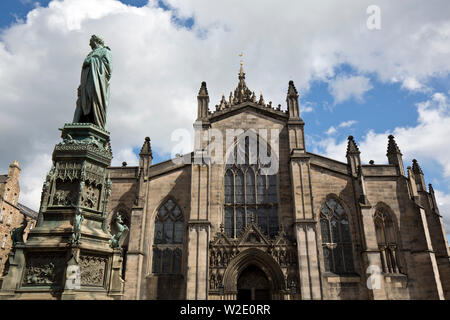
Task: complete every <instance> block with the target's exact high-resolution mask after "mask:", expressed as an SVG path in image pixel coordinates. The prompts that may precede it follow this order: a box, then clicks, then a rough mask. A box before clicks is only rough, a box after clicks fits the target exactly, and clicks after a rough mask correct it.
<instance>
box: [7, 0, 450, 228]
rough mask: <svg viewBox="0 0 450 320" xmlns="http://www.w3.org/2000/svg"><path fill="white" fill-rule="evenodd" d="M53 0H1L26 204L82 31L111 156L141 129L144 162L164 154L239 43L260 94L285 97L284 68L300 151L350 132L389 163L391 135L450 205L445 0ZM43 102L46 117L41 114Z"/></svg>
mask: <svg viewBox="0 0 450 320" xmlns="http://www.w3.org/2000/svg"><path fill="white" fill-rule="evenodd" d="M50 2H51V1H49V0H41V1H32V0H30V1H28V0H17V1H10V0H7V1H1V2H0V29H1V34H0V45H1V46H0V59H1V61H0V70H1V71H4V72H3V74H2V73H0V81H3V82H2V85H3V87H1V88H0V90H1V92H4V93H5V94H4V96H5V97H6V98H3V100H2V99H0V108H1V111H2V114H6V119H7V120H4V121H5V123H4V124H3V123H2V120H1V119H0V128H1V127H2V126H3V127H6V128H7V127H8V126H10V128H13V126H12V124H14V125H15V126H16V127H17V126H20V127H21V128H25V129H24V130H22V131H23V132H21V133H20V134H19V135H18V136H17V135H13V131H14V130H13V129H10V130H7V129H3V130H4V131H2V132H0V146H2V145H6V144H7V143H10V142H11V141H13V140H14V139H16V140H15V142H16V143H14V148H15V149H14V155H10V154H6V152H4V150H2V149H0V165H1V168H7V166H8V164H9V163H10V162H11V161H12V160H13V159H11V157H17V159H18V160H19V162H20V163H21V165H22V167H23V169H24V170H23V172H24V180H26V185H27V186H24V190H23V201H24V202H25V204H27V205H29V206H31V207H36V205H34V204H33V203H34V202H38V199H39V194H40V188H41V185H42V181H43V177H44V176H45V173H46V170H48V167H49V165H48V166H44V165H43V163H50V156H51V150H52V146H53V145H54V144H55V143H56V142H57V141H58V139H59V133H58V131H57V130H56V129H57V127H58V126H59V125H58V124H62V123H64V122H68V121H70V120H71V119H68V118H70V116H68V113H72V112H73V111H72V108H73V103H69V104H68V103H67V101H73V100H74V99H75V93H74V91H75V90H74V89H76V86H77V82H78V81H79V78H78V77H79V64H80V61H81V59H83V56H84V55H85V54H86V53H87V52H88V50H89V48H88V46H87V42H86V39H88V37H89V35H90V34H92V33H94V32H95V33H97V32H98V33H100V34H102V35H103V36H104V38H105V41H106V42H107V44H109V45H110V47H111V48H112V51H113V56H114V58H115V66H116V69H115V74H114V76H113V80H112V81H113V82H112V108H111V114H110V115H109V119H110V120H109V121H110V122H109V124H108V126H109V129H110V131H111V135H112V141H113V152H114V160H113V164H114V165H120V164H121V162H122V161H127V162H128V163H129V164H130V165H135V164H136V163H137V157H136V155H137V153H139V150H140V147H141V145H142V143H143V141H144V137H145V136H150V137H151V139H152V147H153V153H154V163H156V162H160V161H164V160H167V159H169V158H170V156H171V145H172V142H171V141H170V135H171V133H172V131H173V130H174V129H176V128H183V129H186V130H192V122H193V121H194V120H195V115H196V95H197V92H198V88H199V86H200V83H201V81H206V82H207V84H208V91H209V93H210V98H211V102H210V109H211V110H212V109H214V105H215V104H217V103H219V101H220V96H221V95H222V92H224V93H225V94H226V95H228V93H229V91H230V90H234V88H235V87H236V85H237V72H238V69H239V59H240V58H239V57H238V53H239V52H244V57H243V60H244V68H245V71H246V75H247V78H246V80H247V85H248V86H249V87H250V89H252V90H254V91H255V92H256V93H259V92H260V90H261V91H263V93H264V98H265V100H266V101H273V104H274V105H277V104H279V103H280V104H281V105H282V108H283V109H285V108H286V106H285V96H286V91H287V84H288V82H289V80H294V82H295V84H296V86H297V89H298V91H299V94H300V104H301V110H300V112H301V116H302V118H303V120H304V121H305V123H306V126H305V133H306V143H307V149H308V150H309V151H311V152H315V153H319V154H323V155H325V156H329V157H331V158H334V159H337V160H341V161H345V151H346V150H345V149H346V148H345V147H346V138H347V136H349V135H353V136H354V137H355V139H356V141H357V143H358V144H359V145H360V150H361V156H362V159H363V162H365V163H367V162H368V161H369V160H372V159H373V160H375V163H386V162H387V159H386V156H385V154H386V148H387V136H388V135H389V134H394V136H395V137H396V140H397V143H398V145H399V147H400V149H401V151H402V152H403V154H404V161H405V167H406V166H408V165H411V160H412V159H413V158H417V160H418V161H419V163H420V165H421V166H422V169H423V171H424V173H425V177H426V180H427V183H432V184H433V186H434V188H435V190H438V192H439V200H440V202H441V203H442V205H441V208H444V209H445V210H446V211H448V210H450V187H449V182H450V148H448V137H449V135H450V130H449V129H447V128H448V127H450V92H449V91H450V81H449V80H450V79H449V72H450V62H449V61H450V59H448V56H449V53H450V45H449V43H450V41H449V40H450V21H449V18H448V12H450V4H449V3H448V1H446V0H442V1H441V0H436V1H430V2H429V3H426V2H421V1H418V0H411V1H396V2H395V3H392V1H385V0H380V1H378V3H379V6H380V7H381V17H382V20H381V21H382V24H381V29H380V30H368V29H367V27H366V19H367V17H368V16H367V13H366V8H367V6H368V5H370V4H372V3H371V1H366V0H358V1H356V0H346V1H343V2H339V3H338V2H336V1H329V0H323V1H322V2H321V4H318V3H317V2H313V1H302V2H295V3H293V2H292V1H285V2H284V0H282V1H281V4H279V5H277V4H276V3H275V2H271V1H260V2H258V6H255V5H251V4H250V3H240V2H238V1H234V0H233V1H227V2H211V1H199V2H195V1H190V0H186V1H179V0H164V1H153V2H151V3H150V4H149V3H148V2H147V1H144V0H139V1H121V3H120V2H118V1H115V0H104V1H100V0H89V1H74V0H66V1H53V6H52V7H51V8H49V7H48V4H49V3H50ZM38 4H39V6H40V7H41V8H38V9H36V8H37V6H38ZM122 4H125V5H128V7H125V6H123V5H122ZM446 9H448V10H446ZM406 13H407V14H406ZM27 14H30V15H29V16H28V17H27ZM43 52H46V54H45V55H44V54H42V56H41V55H40V54H41V53H43ZM30 53H33V54H32V55H30ZM17 61H19V62H20V63H18V64H17V65H16V62H17ZM2 63H3V64H2ZM2 68H3V69H2ZM25 71H26V74H27V79H26V80H25V81H24V79H23V77H22V75H23V74H24V72H25ZM47 71H48V72H47ZM131 75H132V76H131ZM2 77H5V78H4V79H7V80H4V79H3V78H2ZM21 77H22V78H21ZM61 79H64V81H62V80H61ZM45 81H47V82H46V83H45V85H44V84H43V83H44V82H45ZM50 84H51V85H50ZM53 87H54V88H56V89H57V90H53V92H51V91H52V90H51V89H52V88H53ZM24 88H27V91H26V92H25V91H23V90H25V89H24ZM50 92H51V93H50ZM30 105H32V106H34V107H33V108H31V107H30ZM11 106H12V108H13V110H14V111H13V112H7V113H5V110H6V108H8V110H10V109H11ZM43 110H44V111H45V112H47V114H49V116H47V117H45V118H42V117H41V116H39V114H38V113H37V112H42V111H43ZM64 110H66V111H64ZM37 119H38V120H37ZM36 123H38V125H36ZM36 137H39V139H36ZM0 148H1V147H0ZM2 154H3V155H2ZM30 154H32V155H34V156H33V157H32V156H30ZM42 167H45V168H44V169H41V168H42ZM2 171H4V170H2ZM25 171H27V172H33V173H25ZM24 184H25V183H24ZM441 210H443V209H441ZM449 215H450V212H449V213H446V214H445V219H446V221H447V223H448V224H450V217H449Z"/></svg>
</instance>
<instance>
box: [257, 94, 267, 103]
mask: <svg viewBox="0 0 450 320" xmlns="http://www.w3.org/2000/svg"><path fill="white" fill-rule="evenodd" d="M258 104H259V105H261V106H265V105H266V103H265V102H264V97H263V94H262V92H261V94H260V95H259V101H258Z"/></svg>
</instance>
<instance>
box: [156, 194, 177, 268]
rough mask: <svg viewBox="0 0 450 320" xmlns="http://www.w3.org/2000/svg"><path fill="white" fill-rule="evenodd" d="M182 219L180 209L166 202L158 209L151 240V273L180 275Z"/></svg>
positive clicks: (172, 203) (168, 201) (169, 201)
mask: <svg viewBox="0 0 450 320" xmlns="http://www.w3.org/2000/svg"><path fill="white" fill-rule="evenodd" d="M183 230H184V219H183V214H182V212H181V210H180V207H179V206H178V205H177V204H176V203H175V202H174V201H173V200H170V199H169V200H167V201H166V202H165V203H164V204H163V205H161V207H160V208H159V209H158V213H157V215H156V219H155V234H154V238H153V262H152V272H153V273H155V274H180V273H181V261H182V260H181V257H182V243H183Z"/></svg>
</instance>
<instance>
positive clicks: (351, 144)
mask: <svg viewBox="0 0 450 320" xmlns="http://www.w3.org/2000/svg"><path fill="white" fill-rule="evenodd" d="M360 153H361V152H359V149H358V146H357V145H356V142H355V140H354V138H353V136H348V144H347V156H348V155H349V154H360Z"/></svg>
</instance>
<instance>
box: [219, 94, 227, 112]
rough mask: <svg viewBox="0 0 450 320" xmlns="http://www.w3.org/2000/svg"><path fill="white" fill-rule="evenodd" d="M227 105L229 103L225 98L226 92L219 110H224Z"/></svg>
mask: <svg viewBox="0 0 450 320" xmlns="http://www.w3.org/2000/svg"><path fill="white" fill-rule="evenodd" d="M226 107H228V103H227V100H225V94H222V100H220V107H219V110H223V109H225V108H226Z"/></svg>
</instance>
